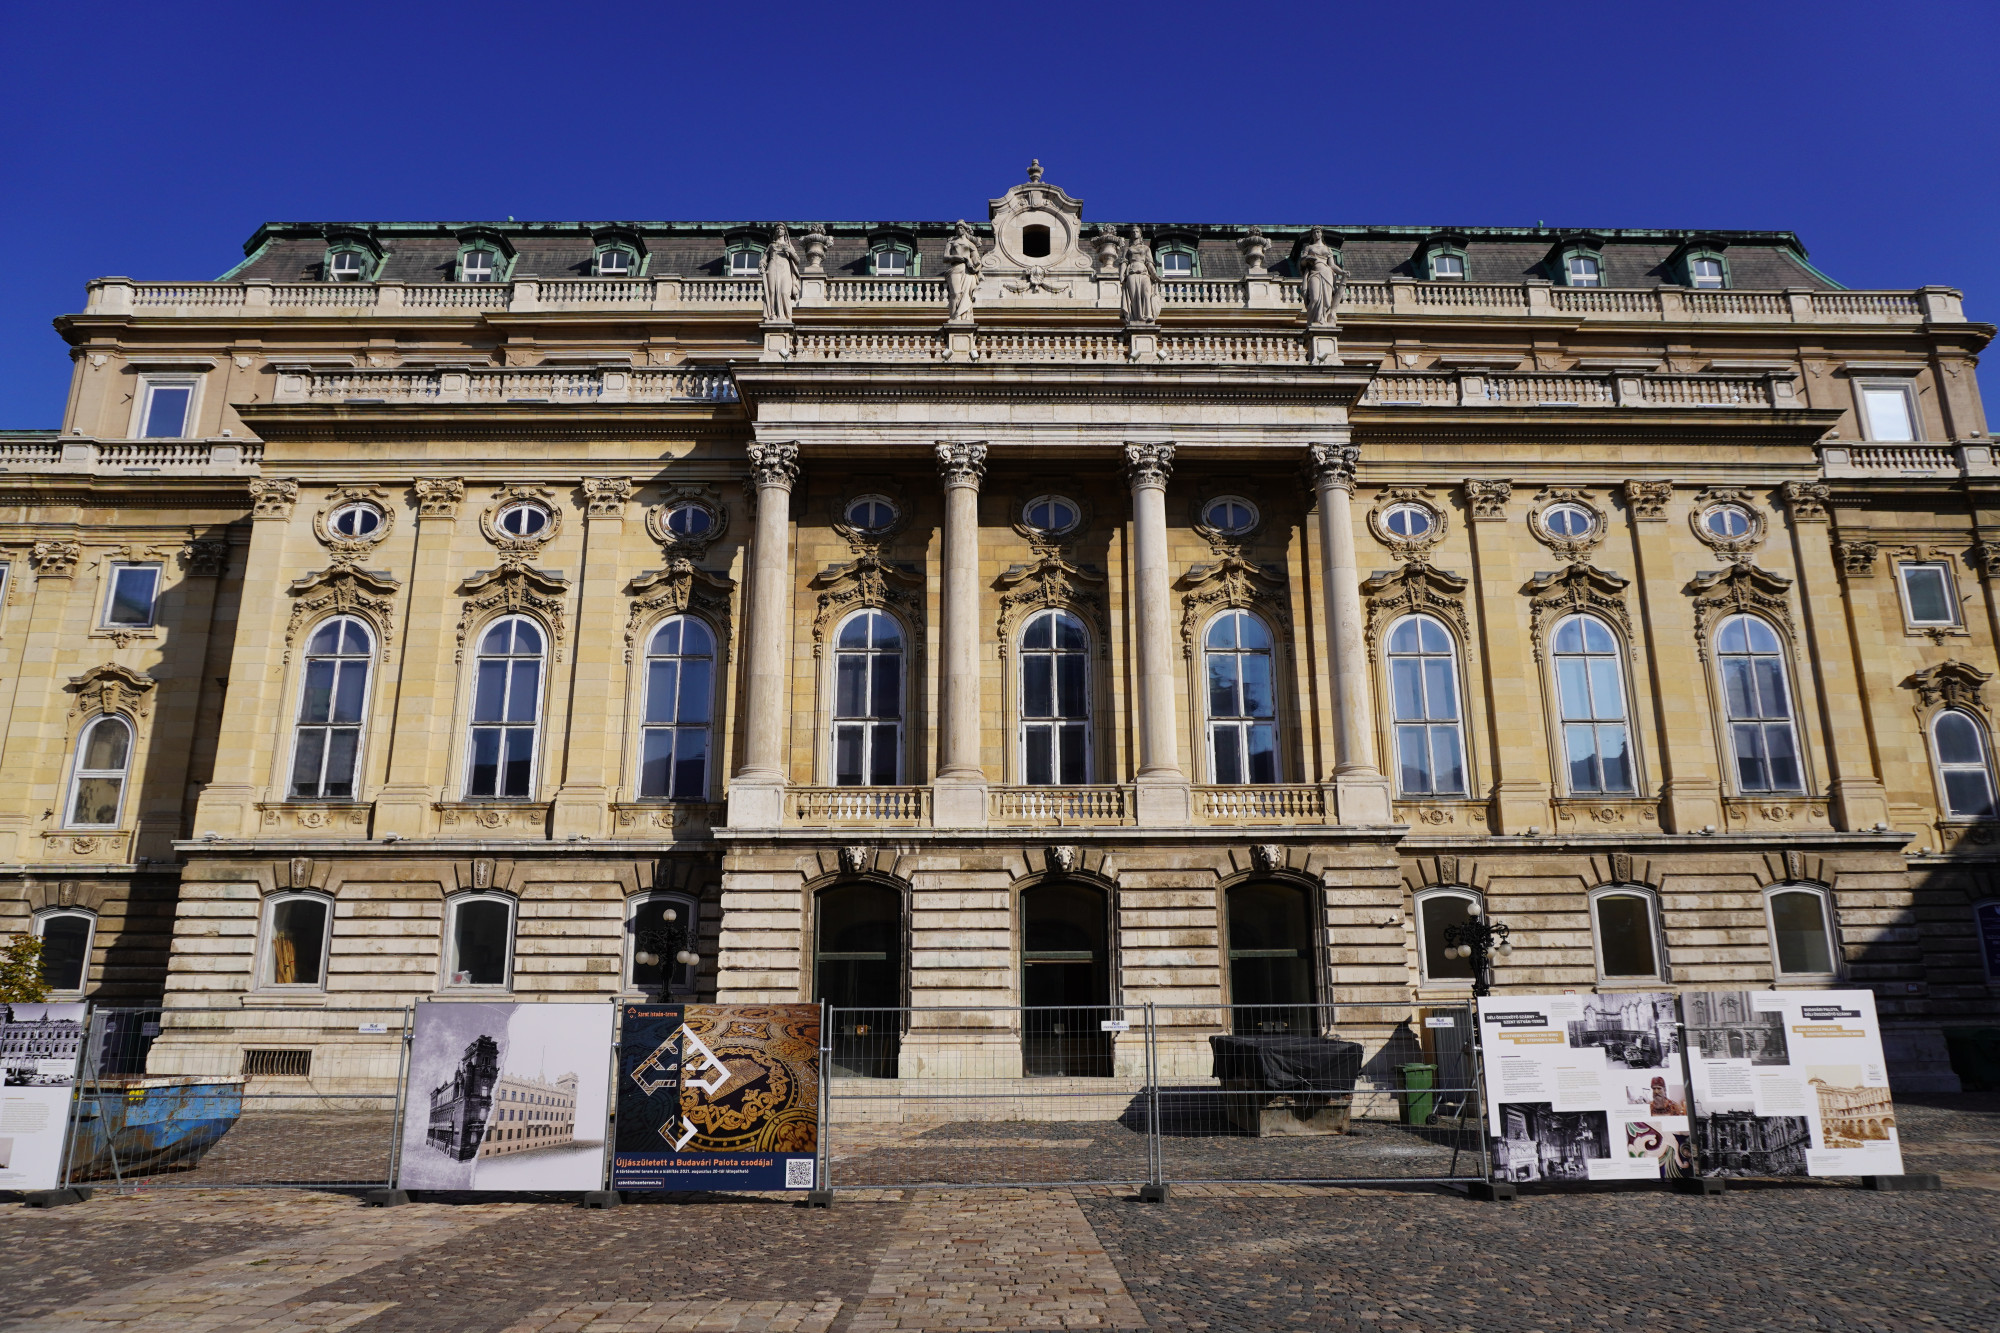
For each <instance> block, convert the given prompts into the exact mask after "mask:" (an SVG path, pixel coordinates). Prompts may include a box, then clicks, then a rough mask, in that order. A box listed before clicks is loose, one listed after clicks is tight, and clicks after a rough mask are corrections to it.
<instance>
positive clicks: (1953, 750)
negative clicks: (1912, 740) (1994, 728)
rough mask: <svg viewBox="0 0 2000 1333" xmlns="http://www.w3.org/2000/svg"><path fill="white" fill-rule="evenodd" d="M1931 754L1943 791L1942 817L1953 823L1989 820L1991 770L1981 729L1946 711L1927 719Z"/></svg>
mask: <svg viewBox="0 0 2000 1333" xmlns="http://www.w3.org/2000/svg"><path fill="white" fill-rule="evenodd" d="M1931 751H1932V753H1933V754H1934V755H1935V756H1936V758H1937V767H1938V782H1939V785H1941V786H1942V787H1943V788H1944V803H1945V813H1946V814H1948V815H1950V816H1951V817H1952V818H1953V819H1991V818H1992V817H1993V770H1992V767H1991V765H1990V764H1989V763H1988V760H1987V753H1986V730H1985V728H1983V727H1981V726H1980V725H1979V723H1978V722H1977V721H1975V720H1974V719H1973V718H1972V717H1971V715H1969V714H1966V713H1961V712H1959V711H1958V710H1957V709H1955V708H1953V709H1946V710H1945V711H1944V712H1942V713H1939V714H1938V715H1937V716H1936V717H1934V718H1932V719H1931Z"/></svg>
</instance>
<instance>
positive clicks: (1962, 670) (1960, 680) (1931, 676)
mask: <svg viewBox="0 0 2000 1333" xmlns="http://www.w3.org/2000/svg"><path fill="white" fill-rule="evenodd" d="M1992 679H1993V673H1992V672H1990V671H1981V670H1980V669H1979V668H1978V667H1976V666H1973V665H1971V664H1970V663H1966V662H1939V663H1938V664H1937V665H1936V666H1929V667H1925V668H1924V669H1923V670H1922V671H1919V672H1917V673H1916V674H1915V675H1914V676H1911V677H1910V678H1909V679H1908V680H1906V681H1904V682H1903V684H1905V685H1906V686H1908V687H1909V688H1911V689H1913V690H1915V691H1916V692H1917V698H1918V699H1919V700H1920V701H1922V703H1923V706H1924V707H1925V708H1935V707H1937V706H1938V705H1939V704H1943V705H1944V706H1945V707H1947V708H1972V709H1978V708H1981V707H1982V706H1983V704H1982V700H1981V698H1980V695H1981V692H1982V691H1983V690H1984V689H1985V687H1986V682H1987V681H1989V680H1992Z"/></svg>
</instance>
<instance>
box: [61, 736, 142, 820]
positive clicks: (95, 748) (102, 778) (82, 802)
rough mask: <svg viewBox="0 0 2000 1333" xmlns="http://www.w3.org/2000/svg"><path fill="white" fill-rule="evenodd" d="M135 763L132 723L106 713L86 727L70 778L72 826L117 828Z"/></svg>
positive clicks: (77, 749)
mask: <svg viewBox="0 0 2000 1333" xmlns="http://www.w3.org/2000/svg"><path fill="white" fill-rule="evenodd" d="M131 766H132V726H131V724H130V723H128V722H127V721H126V720H125V719H124V718H122V717H113V716H110V715H106V716H104V717H100V718H98V719H97V721H95V722H93V723H91V724H90V725H89V726H88V727H86V728H84V732H83V737H82V739H81V740H79V741H78V742H77V746H76V767H75V770H74V772H73V773H72V775H71V777H70V797H69V819H68V821H67V823H68V826H69V827H70V828H117V827H118V820H119V816H120V815H121V814H122V813H123V812H124V808H125V776H126V773H127V772H128V771H129V770H130V768H131Z"/></svg>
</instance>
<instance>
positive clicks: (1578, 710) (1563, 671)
mask: <svg viewBox="0 0 2000 1333" xmlns="http://www.w3.org/2000/svg"><path fill="white" fill-rule="evenodd" d="M1555 658H1556V696H1557V700H1558V702H1559V703H1560V704H1561V710H1562V729H1563V757H1564V759H1565V760H1566V761H1567V763H1568V765H1569V789H1570V790H1571V791H1572V792H1629V791H1631V790H1633V778H1632V737H1631V732H1630V731H1629V730H1628V729H1627V727H1626V723H1625V682H1624V679H1623V674H1624V673H1623V672H1622V671H1621V670H1620V669H1619V662H1618V640H1617V639H1616V638H1614V637H1613V636H1612V633H1611V630H1610V628H1609V627H1608V626H1606V625H1605V623H1604V622H1603V621H1601V620H1599V619H1597V618H1596V617H1595V616H1571V617H1569V618H1568V619H1567V620H1564V621H1563V622H1562V623H1561V624H1559V625H1557V626H1556V632H1555Z"/></svg>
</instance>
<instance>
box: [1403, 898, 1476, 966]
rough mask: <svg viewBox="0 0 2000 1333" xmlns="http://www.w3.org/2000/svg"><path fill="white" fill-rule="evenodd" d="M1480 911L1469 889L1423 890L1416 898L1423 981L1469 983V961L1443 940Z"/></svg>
mask: <svg viewBox="0 0 2000 1333" xmlns="http://www.w3.org/2000/svg"><path fill="white" fill-rule="evenodd" d="M1482 910H1483V909H1482V907H1481V904H1480V901H1479V895H1478V894H1477V893H1474V892H1473V891H1472V890H1471V889H1459V888H1442V889H1425V890H1424V891H1423V892H1422V893H1419V894H1418V895H1417V903H1416V911H1417V962H1418V966H1419V968H1420V969H1421V970H1422V973H1423V979H1424V981H1425V982H1427V983H1431V984H1444V985H1453V984H1456V983H1459V982H1465V983H1467V984H1470V983H1471V981H1472V959H1471V958H1470V957H1464V958H1461V957H1460V956H1459V955H1458V952H1457V950H1456V948H1455V947H1454V946H1453V945H1452V944H1451V942H1450V941H1449V940H1447V939H1446V938H1445V937H1446V935H1448V934H1449V933H1450V931H1451V928H1452V927H1453V926H1462V925H1464V924H1465V923H1466V922H1468V921H1470V920H1471V919H1472V918H1473V917H1475V916H1478V915H1479V914H1480V913H1481V911H1482Z"/></svg>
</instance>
